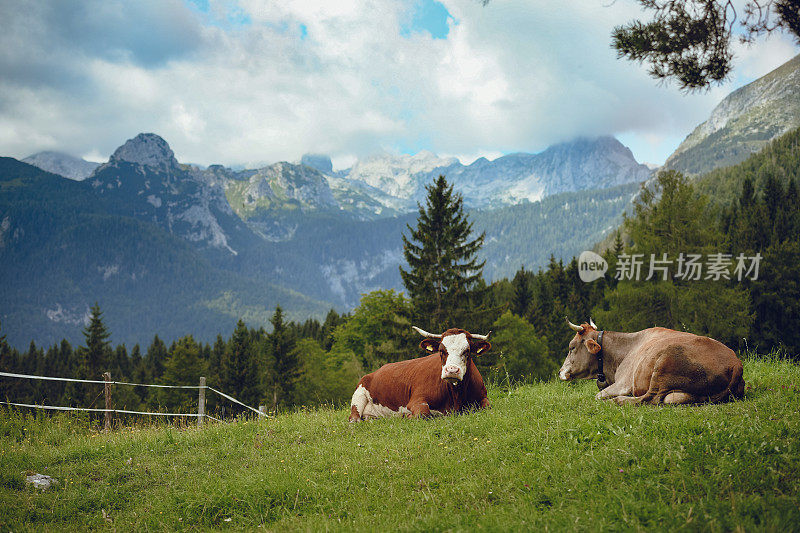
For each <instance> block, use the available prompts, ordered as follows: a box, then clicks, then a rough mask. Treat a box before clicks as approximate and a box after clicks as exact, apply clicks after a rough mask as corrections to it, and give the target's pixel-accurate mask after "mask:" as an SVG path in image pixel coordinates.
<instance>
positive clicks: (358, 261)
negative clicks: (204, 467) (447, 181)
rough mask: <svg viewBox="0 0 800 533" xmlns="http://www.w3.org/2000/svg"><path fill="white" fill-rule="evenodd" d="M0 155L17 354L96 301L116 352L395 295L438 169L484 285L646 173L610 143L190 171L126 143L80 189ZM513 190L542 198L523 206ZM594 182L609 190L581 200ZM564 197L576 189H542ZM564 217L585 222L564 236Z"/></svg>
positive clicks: (580, 241)
mask: <svg viewBox="0 0 800 533" xmlns="http://www.w3.org/2000/svg"><path fill="white" fill-rule="evenodd" d="M36 160H37V161H42V159H41V158H39V159H36ZM0 161H1V162H2V164H1V165H0V262H1V263H2V265H0V275H2V279H3V280H4V284H3V286H2V288H0V303H2V311H1V313H2V314H1V315H0V321H2V325H3V331H4V332H6V333H7V334H8V336H9V340H11V341H12V342H13V343H14V344H18V345H22V344H26V343H27V342H28V341H29V340H31V339H35V340H36V341H37V342H40V343H50V342H55V341H56V340H59V339H61V338H67V339H70V340H71V341H73V342H79V341H80V340H81V336H80V328H81V325H82V323H83V321H84V320H85V318H86V312H87V309H88V308H89V307H90V306H91V305H92V304H93V303H94V302H95V301H97V302H99V303H100V304H101V307H102V308H103V309H104V310H105V312H106V319H107V321H108V324H109V327H110V328H111V330H112V332H114V335H115V340H116V341H117V342H128V343H133V342H149V340H150V339H151V338H152V335H153V334H155V333H158V334H160V335H162V336H163V337H165V338H167V339H170V338H174V337H176V336H179V335H185V334H187V333H194V334H195V335H196V336H197V337H198V338H200V339H202V340H212V339H213V337H214V336H215V335H216V334H217V333H218V332H225V331H228V330H230V329H231V328H232V327H233V324H234V323H235V321H236V320H237V319H238V318H239V317H244V318H245V319H246V320H247V321H248V322H249V323H251V324H253V325H266V324H267V319H268V317H269V315H270V314H271V312H272V310H273V309H274V306H275V305H277V304H281V305H282V306H284V307H285V308H286V310H287V311H288V315H289V317H290V318H293V319H298V320H300V319H304V318H307V317H308V316H316V317H319V318H321V317H322V316H323V315H324V313H325V312H326V311H327V309H329V308H331V307H336V308H338V309H339V310H341V311H344V310H348V309H350V308H352V307H353V306H354V305H356V304H357V303H358V300H359V297H360V294H362V293H364V292H368V291H371V290H375V289H388V288H394V289H402V284H401V282H400V276H399V270H398V266H399V265H400V264H401V263H402V261H403V259H402V241H401V235H402V233H403V231H405V229H406V224H414V221H415V219H416V201H418V200H421V199H422V198H423V197H424V194H425V192H424V187H425V185H426V184H427V183H429V182H430V181H432V179H433V177H434V176H437V175H438V174H445V175H448V176H452V177H451V180H452V182H453V183H454V184H455V186H456V188H457V189H459V190H461V191H463V194H464V196H465V202H466V203H467V204H468V205H472V206H481V207H483V209H479V210H474V211H472V212H471V214H470V218H471V219H472V220H473V221H474V223H475V229H476V231H486V234H487V243H486V246H485V248H484V251H483V254H484V258H485V259H486V260H487V263H486V265H487V266H486V269H485V274H486V276H487V278H489V279H493V278H495V277H498V276H509V275H513V273H514V271H515V270H516V269H518V268H519V266H520V265H521V264H523V263H524V264H525V265H526V266H528V267H529V268H531V267H536V266H537V265H543V264H544V263H545V262H546V261H547V259H548V258H549V256H550V254H551V253H554V254H556V255H557V256H559V257H569V256H570V255H572V254H574V253H576V252H577V251H580V249H581V248H583V247H587V246H590V245H591V243H592V241H593V240H596V239H598V238H600V237H602V235H604V232H606V231H608V230H609V229H610V228H612V227H614V225H615V224H617V223H618V222H619V217H620V214H621V212H622V210H623V209H624V206H625V205H627V203H628V202H629V200H630V198H631V196H632V195H633V194H634V192H635V190H636V189H637V187H638V185H637V181H636V180H641V179H644V178H645V177H646V176H647V175H648V172H647V171H646V169H644V167H643V166H642V165H639V164H638V163H636V161H635V160H634V159H633V157H632V155H631V154H630V151H628V150H627V149H626V148H625V147H623V146H622V145H620V144H619V143H618V142H617V141H616V140H614V139H611V138H600V139H594V140H577V141H575V142H574V143H568V144H564V145H559V146H558V147H554V148H553V149H550V150H547V151H545V152H543V153H542V154H514V155H511V156H506V157H503V158H499V159H497V160H495V161H491V162H490V161H486V160H479V161H476V162H475V163H473V164H472V165H462V164H461V163H459V162H458V161H456V160H453V159H442V158H438V157H436V156H434V155H432V154H428V153H423V154H418V155H417V156H387V155H385V154H384V155H380V156H376V157H373V158H370V159H369V160H366V161H365V162H359V163H357V164H356V165H354V167H353V168H351V169H349V170H347V171H344V172H335V171H334V170H333V168H332V165H331V164H330V160H329V158H327V157H326V156H306V157H304V159H303V162H301V163H300V164H295V163H287V162H280V163H275V164H273V165H269V166H266V167H263V168H259V169H252V170H234V169H230V168H226V167H222V166H220V165H212V166H209V167H208V168H205V169H201V168H199V167H197V166H193V165H185V164H181V163H179V162H178V161H177V160H176V159H175V155H174V153H173V152H172V150H171V149H170V147H169V145H168V144H167V142H166V141H164V139H162V138H161V137H159V136H158V135H155V134H140V135H138V136H136V137H135V138H133V139H130V140H128V141H127V142H125V143H124V144H123V145H122V146H120V147H119V148H118V149H117V150H116V151H115V152H114V153H113V154H112V155H111V157H110V158H109V161H108V162H107V163H105V164H102V165H99V166H97V167H96V168H95V169H94V171H93V172H92V174H91V175H90V176H89V177H87V178H86V179H84V180H83V181H80V182H76V181H74V180H72V179H64V178H62V177H60V176H56V175H54V174H52V173H49V172H44V171H42V170H39V169H37V168H35V167H33V166H29V165H26V164H24V163H21V162H19V161H16V160H14V159H10V158H3V159H2V160H0ZM51 162H52V161H51ZM558 164H563V165H564V168H565V169H566V170H565V174H564V175H559V174H558V173H557V171H556V168H557V165H558ZM443 165H444V166H443ZM380 169H384V170H383V171H381V170H380ZM481 169H483V170H482V171H481ZM381 172H384V173H383V174H381ZM537 173H540V174H537ZM380 176H382V178H381V177H380ZM484 176H489V177H488V178H487V177H484ZM521 183H522V184H533V183H536V187H538V188H539V190H540V192H537V193H536V194H537V196H542V197H547V198H545V201H542V202H531V201H530V200H531V198H532V196H531V193H530V190H528V189H525V188H524V187H523V186H521V185H520V184H521ZM618 183H623V185H617V184H618ZM626 183H627V184H626ZM605 185H616V187H612V188H611V189H607V190H605V191H594V190H593V191H588V190H586V189H587V188H597V186H599V187H603V186H605ZM515 188H516V189H515ZM514 190H520V191H522V190H524V194H520V195H517V196H515V195H514V194H512V192H511V191H514ZM562 190H578V191H579V192H566V193H564V192H562V193H558V194H556V195H550V191H562ZM550 198H552V199H553V200H550ZM576 219H586V220H587V221H590V222H589V223H587V224H585V227H584V228H583V231H582V232H581V233H579V234H577V237H576V234H575V233H574V231H572V229H571V227H570V224H571V223H572V222H574V220H576ZM532 243H533V245H532Z"/></svg>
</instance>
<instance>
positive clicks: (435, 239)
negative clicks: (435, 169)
mask: <svg viewBox="0 0 800 533" xmlns="http://www.w3.org/2000/svg"><path fill="white" fill-rule="evenodd" d="M425 188H426V190H427V192H428V195H427V199H426V204H425V207H424V208H423V207H422V206H421V205H420V206H419V217H418V218H417V227H416V228H412V227H411V226H410V225H406V227H407V228H408V230H409V237H406V235H405V234H404V235H403V254H404V256H405V259H406V262H407V263H408V265H409V270H408V271H406V270H404V269H403V268H402V267H400V276H401V277H402V279H403V284H404V285H405V287H406V289H407V290H408V294H409V296H410V297H411V300H412V303H413V305H414V312H415V315H416V319H417V320H418V321H420V324H421V325H422V326H423V327H425V328H426V329H429V330H433V331H441V330H444V329H446V328H449V327H456V326H460V327H469V324H465V323H464V321H465V320H467V319H469V318H471V317H470V312H469V308H470V306H471V305H475V304H477V303H479V302H480V295H479V294H476V288H477V286H478V282H479V280H480V279H481V276H482V271H483V265H484V262H480V263H479V262H478V259H477V253H478V251H479V250H480V248H481V246H482V245H483V239H484V234H480V235H479V236H478V237H476V238H475V239H472V240H470V236H471V234H472V223H470V222H469V221H468V219H467V215H466V214H465V213H464V208H463V199H462V197H461V195H459V194H456V193H454V192H453V187H452V186H451V185H449V184H448V183H447V180H446V179H445V177H444V176H439V178H438V179H436V181H435V182H434V183H433V184H432V185H428V186H426V187H425Z"/></svg>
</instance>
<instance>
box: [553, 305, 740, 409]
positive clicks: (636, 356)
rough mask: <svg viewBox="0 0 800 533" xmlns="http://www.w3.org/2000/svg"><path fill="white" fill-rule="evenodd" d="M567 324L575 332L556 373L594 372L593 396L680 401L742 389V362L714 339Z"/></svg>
mask: <svg viewBox="0 0 800 533" xmlns="http://www.w3.org/2000/svg"><path fill="white" fill-rule="evenodd" d="M567 324H569V326H570V327H571V328H572V329H573V330H575V332H576V333H575V337H574V338H573V339H572V341H571V342H570V343H569V353H568V354H567V358H566V359H565V360H564V364H563V365H562V366H561V370H560V371H559V373H558V376H559V377H560V378H561V379H562V380H564V381H569V380H572V379H581V378H592V377H595V375H596V376H597V384H598V386H599V387H600V389H601V390H600V392H598V393H597V396H596V397H597V399H599V400H608V399H613V400H614V401H615V402H617V403H619V404H623V403H636V404H640V403H651V404H659V403H669V404H682V403H701V402H724V401H726V400H729V399H732V398H741V397H742V395H743V394H744V380H743V379H742V371H743V370H742V362H741V361H740V360H739V358H738V357H736V354H735V353H733V350H731V349H730V348H728V347H727V346H725V345H724V344H722V343H721V342H719V341H715V340H714V339H710V338H708V337H700V336H698V335H694V334H692V333H686V332H681V331H674V330H671V329H666V328H650V329H645V330H642V331H637V332H636V333H618V332H615V331H598V328H597V326H595V325H594V322H592V320H591V319H590V320H589V324H583V325H581V326H578V325H575V324H573V323H572V322H570V321H569V320H567Z"/></svg>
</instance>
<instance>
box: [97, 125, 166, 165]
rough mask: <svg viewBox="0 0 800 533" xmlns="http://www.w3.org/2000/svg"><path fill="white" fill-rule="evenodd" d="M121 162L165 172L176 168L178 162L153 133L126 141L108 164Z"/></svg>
mask: <svg viewBox="0 0 800 533" xmlns="http://www.w3.org/2000/svg"><path fill="white" fill-rule="evenodd" d="M123 161H124V162H126V163H134V164H137V165H142V166H148V167H151V168H154V169H159V170H165V171H169V170H174V169H176V168H178V161H177V160H176V159H175V154H174V153H173V152H172V149H171V148H170V147H169V144H167V141H165V140H164V139H162V138H161V137H159V136H158V135H156V134H155V133H140V134H139V135H137V136H136V137H134V138H133V139H128V141H126V142H125V144H123V145H122V146H120V147H119V148H117V149H116V151H114V153H113V154H112V155H111V158H110V159H109V160H108V163H109V164H113V163H119V162H123Z"/></svg>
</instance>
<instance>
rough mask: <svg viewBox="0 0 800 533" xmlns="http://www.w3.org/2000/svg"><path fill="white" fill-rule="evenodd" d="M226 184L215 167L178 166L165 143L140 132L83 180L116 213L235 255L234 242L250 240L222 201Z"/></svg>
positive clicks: (236, 218)
mask: <svg viewBox="0 0 800 533" xmlns="http://www.w3.org/2000/svg"><path fill="white" fill-rule="evenodd" d="M215 171H216V172H215ZM226 180H227V176H225V175H224V173H219V172H218V169H214V168H212V169H210V170H205V171H203V170H198V169H196V168H193V167H189V166H185V165H180V164H179V163H178V161H177V160H176V159H175V154H174V153H173V152H172V150H171V149H170V147H169V145H168V144H167V142H166V141H165V140H164V139H162V138H161V137H159V136H158V135H155V134H152V133H142V134H139V135H137V136H136V137H134V138H133V139H130V140H128V141H127V142H126V143H125V144H123V145H122V146H120V147H119V148H117V150H116V151H115V152H114V154H113V155H112V156H111V158H110V159H109V161H108V163H106V164H104V165H101V166H100V167H98V168H97V170H96V171H95V172H94V174H93V175H92V176H91V178H89V180H88V182H89V183H90V184H91V186H92V187H93V188H94V189H95V190H96V192H97V193H98V194H100V195H101V196H103V197H105V198H106V199H107V200H108V201H109V204H110V205H111V206H112V207H113V208H114V209H115V210H116V211H117V212H118V213H119V214H123V215H127V216H133V217H135V218H139V219H143V220H147V221H151V222H155V223H156V224H158V225H159V226H161V227H163V228H164V229H166V230H167V231H169V232H170V233H172V234H174V235H177V236H179V237H181V238H183V239H184V240H187V241H189V242H192V243H195V244H197V245H200V246H201V247H207V248H210V249H216V250H220V251H222V252H224V253H226V254H232V255H236V254H237V253H238V251H237V245H236V244H235V243H236V242H237V241H238V242H242V241H247V240H248V239H249V238H250V237H251V236H250V235H248V233H250V232H249V230H248V229H247V228H246V226H245V224H244V223H243V222H242V221H241V220H240V219H239V217H238V216H236V214H235V213H234V212H233V210H232V209H231V207H230V204H229V203H228V201H227V199H226V197H225V183H226Z"/></svg>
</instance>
